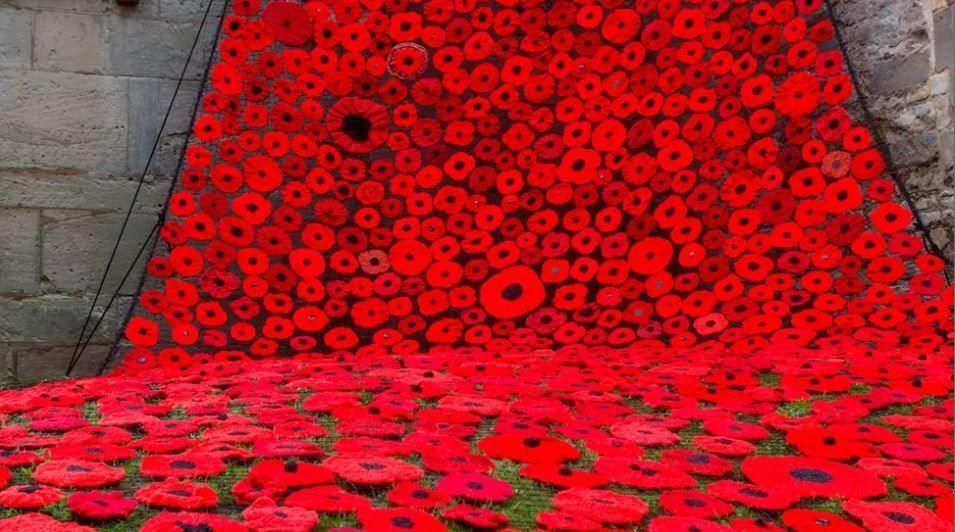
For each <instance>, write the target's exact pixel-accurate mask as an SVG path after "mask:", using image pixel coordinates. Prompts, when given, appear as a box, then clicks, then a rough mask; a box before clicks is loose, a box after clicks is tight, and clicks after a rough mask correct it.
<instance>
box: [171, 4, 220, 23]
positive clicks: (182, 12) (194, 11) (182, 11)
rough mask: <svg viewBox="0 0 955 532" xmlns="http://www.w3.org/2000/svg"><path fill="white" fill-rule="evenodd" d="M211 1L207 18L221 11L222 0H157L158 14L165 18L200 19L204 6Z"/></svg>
mask: <svg viewBox="0 0 955 532" xmlns="http://www.w3.org/2000/svg"><path fill="white" fill-rule="evenodd" d="M210 1H211V2H212V3H213V5H212V10H211V11H210V13H209V18H210V19H212V18H213V16H216V15H218V14H219V13H221V12H222V0H202V1H196V0H159V16H160V18H162V19H165V20H192V21H196V22H198V21H200V20H202V15H203V13H205V11H206V6H208V5H209V2H210Z"/></svg>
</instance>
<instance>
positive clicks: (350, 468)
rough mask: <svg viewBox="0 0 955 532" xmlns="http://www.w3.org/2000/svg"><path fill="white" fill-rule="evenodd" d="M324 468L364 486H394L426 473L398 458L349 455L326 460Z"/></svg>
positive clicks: (323, 464)
mask: <svg viewBox="0 0 955 532" xmlns="http://www.w3.org/2000/svg"><path fill="white" fill-rule="evenodd" d="M322 466H323V467H324V468H327V469H328V470H331V471H332V472H333V473H335V475H336V476H338V477H339V478H341V479H342V480H345V481H347V482H352V483H354V484H362V485H376V484H394V483H397V482H401V481H413V480H417V479H419V478H420V477H421V476H422V475H423V474H424V472H423V471H422V470H421V469H420V468H418V467H417V466H414V465H411V464H409V463H407V462H404V461H402V460H398V459H396V458H390V457H387V456H376V455H373V454H348V455H337V456H331V457H329V458H326V459H325V461H323V462H322Z"/></svg>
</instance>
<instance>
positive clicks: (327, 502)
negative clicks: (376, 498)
mask: <svg viewBox="0 0 955 532" xmlns="http://www.w3.org/2000/svg"><path fill="white" fill-rule="evenodd" d="M283 504H285V505H287V506H295V507H297V508H305V509H306V510H314V511H317V512H326V513H344V512H356V511H358V510H361V509H366V508H370V507H371V500H369V499H368V498H367V497H363V496H361V495H356V494H354V493H349V492H347V491H345V490H343V489H341V488H339V487H338V486H334V485H328V486H314V487H310V488H305V489H300V490H297V491H295V492H294V493H292V494H291V495H289V496H288V497H286V498H285V501H284V502H283Z"/></svg>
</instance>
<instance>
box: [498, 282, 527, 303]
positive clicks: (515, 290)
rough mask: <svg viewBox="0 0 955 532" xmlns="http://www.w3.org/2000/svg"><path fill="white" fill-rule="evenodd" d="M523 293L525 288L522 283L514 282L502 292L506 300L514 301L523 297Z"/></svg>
mask: <svg viewBox="0 0 955 532" xmlns="http://www.w3.org/2000/svg"><path fill="white" fill-rule="evenodd" d="M523 293H524V289H523V288H521V285H519V284H517V283H514V284H509V285H507V286H506V287H505V288H504V291H503V292H501V297H503V298H504V300H505V301H514V300H516V299H517V298H519V297H521V295H522V294H523Z"/></svg>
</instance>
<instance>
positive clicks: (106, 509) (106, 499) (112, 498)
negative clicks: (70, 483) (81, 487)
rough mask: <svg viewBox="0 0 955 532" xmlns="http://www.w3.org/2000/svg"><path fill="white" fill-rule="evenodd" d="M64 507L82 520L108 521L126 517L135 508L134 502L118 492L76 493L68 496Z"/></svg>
mask: <svg viewBox="0 0 955 532" xmlns="http://www.w3.org/2000/svg"><path fill="white" fill-rule="evenodd" d="M66 505H67V506H68V507H69V509H70V512H72V513H73V514H74V515H77V516H79V517H81V518H83V519H92V520H109V519H122V518H126V517H128V516H129V514H131V513H132V512H133V509H135V508H136V501H134V500H132V499H127V498H126V497H124V496H123V494H122V492H119V491H98V490H96V491H77V492H75V493H73V494H72V495H70V497H69V499H67V501H66Z"/></svg>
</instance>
